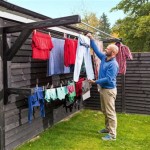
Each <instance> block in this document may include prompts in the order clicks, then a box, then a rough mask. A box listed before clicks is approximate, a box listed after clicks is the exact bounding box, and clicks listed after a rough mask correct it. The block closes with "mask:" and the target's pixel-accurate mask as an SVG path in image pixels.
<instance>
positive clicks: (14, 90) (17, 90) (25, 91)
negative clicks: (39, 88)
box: [8, 88, 34, 96]
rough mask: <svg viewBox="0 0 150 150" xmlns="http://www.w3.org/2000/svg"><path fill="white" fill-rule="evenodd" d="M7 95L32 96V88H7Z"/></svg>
mask: <svg viewBox="0 0 150 150" xmlns="http://www.w3.org/2000/svg"><path fill="white" fill-rule="evenodd" d="M8 93H9V94H21V95H25V96H26V95H32V94H33V93H34V89H33V88H8Z"/></svg>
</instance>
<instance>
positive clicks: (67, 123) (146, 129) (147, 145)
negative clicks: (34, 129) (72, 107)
mask: <svg viewBox="0 0 150 150" xmlns="http://www.w3.org/2000/svg"><path fill="white" fill-rule="evenodd" d="M117 117H118V129H117V133H118V135H117V140H116V141H102V140H101V137H102V136H104V135H105V134H98V133H97V131H98V130H99V129H102V128H103V127H104V116H103V114H102V113H101V112H99V111H91V110H82V111H81V112H79V113H77V114H75V115H74V116H73V117H71V118H70V119H66V120H64V121H62V122H59V123H58V124H56V125H54V126H53V127H51V128H49V129H47V130H46V131H44V132H42V134H40V135H39V136H38V137H37V138H35V139H34V140H31V141H29V142H27V143H25V144H24V145H22V146H20V147H18V148H17V149H16V150H149V149H150V116H148V115H135V114H117Z"/></svg>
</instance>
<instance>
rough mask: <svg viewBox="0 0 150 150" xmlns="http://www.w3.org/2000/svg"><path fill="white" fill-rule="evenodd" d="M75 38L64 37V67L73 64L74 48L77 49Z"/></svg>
mask: <svg viewBox="0 0 150 150" xmlns="http://www.w3.org/2000/svg"><path fill="white" fill-rule="evenodd" d="M77 43H78V41H77V40H73V39H68V38H66V39H65V44H64V64H65V66H66V67H69V66H70V65H74V64H75V59H76V50H77Z"/></svg>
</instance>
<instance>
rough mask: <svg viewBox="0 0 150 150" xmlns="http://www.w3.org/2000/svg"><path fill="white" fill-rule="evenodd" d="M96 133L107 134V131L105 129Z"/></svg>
mask: <svg viewBox="0 0 150 150" xmlns="http://www.w3.org/2000/svg"><path fill="white" fill-rule="evenodd" d="M98 133H109V131H108V130H107V129H102V130H99V131H98Z"/></svg>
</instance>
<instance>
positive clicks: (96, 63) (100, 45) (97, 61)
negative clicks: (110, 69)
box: [93, 40, 103, 79]
mask: <svg viewBox="0 0 150 150" xmlns="http://www.w3.org/2000/svg"><path fill="white" fill-rule="evenodd" d="M96 45H97V46H98V48H99V50H100V51H101V52H102V51H103V42H102V41H98V40H96ZM93 62H94V73H95V79H98V74H99V69H100V63H101V60H100V59H99V58H98V57H97V55H96V54H95V53H93Z"/></svg>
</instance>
